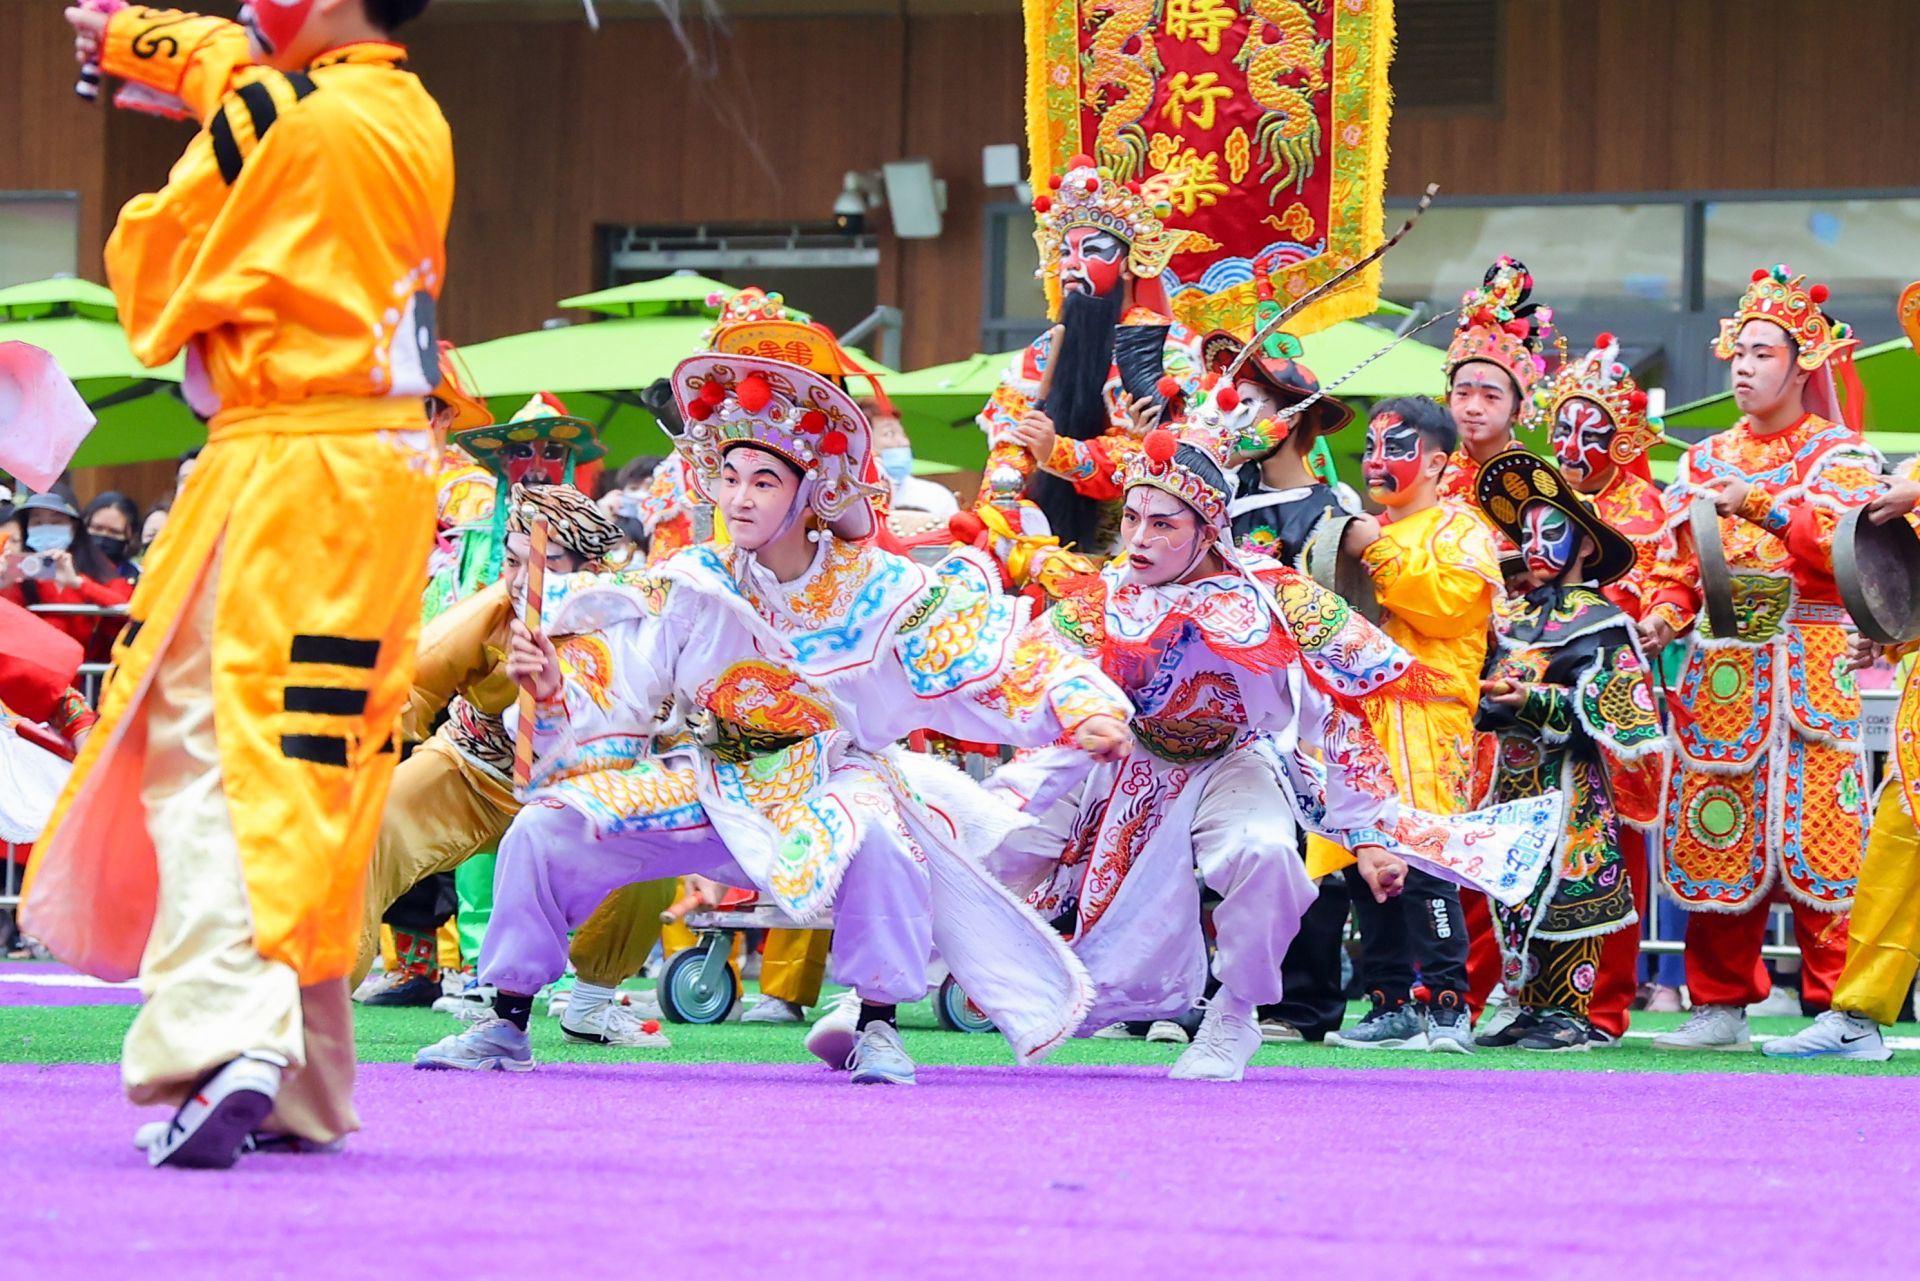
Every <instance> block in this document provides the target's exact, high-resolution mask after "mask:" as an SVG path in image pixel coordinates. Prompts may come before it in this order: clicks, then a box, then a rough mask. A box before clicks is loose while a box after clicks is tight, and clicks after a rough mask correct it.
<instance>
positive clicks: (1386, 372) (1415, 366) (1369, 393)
mask: <svg viewBox="0 0 1920 1281" xmlns="http://www.w3.org/2000/svg"><path fill="white" fill-rule="evenodd" d="M1392 339H1393V335H1392V334H1391V333H1390V332H1388V331H1387V330H1384V329H1381V328H1379V327H1377V326H1374V325H1369V324H1366V323H1365V322H1363V321H1358V320H1345V321H1341V322H1340V323H1339V324H1337V325H1331V326H1329V327H1328V328H1326V329H1323V330H1321V331H1320V332H1319V333H1317V334H1309V335H1308V336H1307V337H1306V338H1304V339H1302V340H1301V344H1302V346H1303V347H1304V348H1305V356H1304V359H1305V363H1306V364H1307V366H1308V368H1310V369H1312V370H1313V371H1314V373H1316V374H1317V375H1319V377H1320V379H1321V381H1322V382H1325V381H1328V380H1330V379H1333V378H1337V377H1339V376H1340V375H1341V374H1343V373H1345V372H1346V371H1347V370H1349V369H1352V368H1353V367H1354V366H1355V365H1358V364H1359V363H1360V362H1361V361H1363V360H1365V359H1366V358H1367V357H1369V356H1371V355H1372V354H1373V353H1374V352H1376V351H1378V350H1380V349H1381V348H1382V347H1383V346H1385V345H1386V344H1387V343H1389V342H1391V341H1392ZM1017 354H1018V353H1016V352H1004V353H1001V354H999V355H974V356H969V357H967V358H966V359H965V360H957V361H954V362H953V363H951V364H946V365H934V366H931V367H929V368H926V369H916V370H913V371H912V372H910V373H905V374H901V375H899V376H898V377H897V378H894V379H892V380H891V381H889V382H888V383H887V395H888V396H889V397H891V398H892V400H893V403H894V406H895V407H896V408H897V409H899V411H900V421H901V422H902V423H904V424H905V425H906V428H907V433H908V435H909V436H911V437H912V439H913V448H914V453H915V455H916V456H917V457H919V458H921V459H926V460H929V461H936V462H940V463H944V464H948V465H950V469H952V470H973V471H978V470H979V469H980V467H981V466H982V465H984V464H985V463H986V461H987V441H986V437H985V436H984V435H983V434H982V433H981V432H980V430H979V428H978V427H976V426H975V425H974V421H973V416H974V415H975V414H977V413H979V412H980V409H981V407H982V406H984V405H985V404H986V403H987V398H988V397H989V396H991V395H992V394H993V392H994V389H995V388H996V387H998V386H999V385H1000V377H1001V375H1002V374H1004V373H1005V372H1006V370H1007V367H1008V366H1009V365H1010V364H1011V363H1012V362H1013V359H1014V356H1015V355H1017ZM1445 367H1446V353H1445V352H1444V351H1442V350H1441V349H1440V348H1438V347H1430V346H1428V345H1427V344H1426V343H1423V342H1420V341H1418V340H1414V339H1409V340H1408V341H1406V342H1403V343H1401V344H1400V345H1399V346H1397V347H1395V348H1393V350H1391V351H1389V352H1388V353H1387V354H1386V355H1384V356H1382V357H1381V358H1380V359H1379V360H1376V361H1374V362H1373V363H1372V364H1370V365H1368V366H1367V367H1366V368H1364V369H1361V370H1360V371H1359V372H1357V373H1356V374H1355V375H1354V376H1353V378H1352V379H1350V380H1349V381H1347V382H1346V383H1343V384H1342V385H1341V386H1340V387H1339V388H1338V390H1337V392H1336V394H1337V395H1339V396H1340V398H1341V399H1343V400H1346V401H1349V402H1354V401H1364V402H1372V401H1375V400H1383V399H1386V398H1387V397H1389V396H1404V395H1421V396H1430V395H1434V394H1435V393H1437V392H1438V391H1439V390H1440V389H1441V387H1442V386H1443V385H1444V384H1445V381H1446V377H1445V372H1444V371H1445ZM1363 418H1364V416H1363V415H1357V416H1356V420H1355V423H1354V424H1353V425H1352V426H1350V427H1349V428H1348V429H1347V430H1346V431H1344V432H1342V433H1340V434H1339V435H1337V436H1335V437H1334V438H1333V439H1332V440H1330V441H1329V444H1330V445H1331V447H1332V448H1333V450H1334V454H1335V456H1336V457H1338V458H1340V459H1341V460H1342V461H1343V463H1349V464H1351V463H1352V459H1353V458H1357V457H1358V455H1359V451H1360V449H1361V448H1362V446H1363V445H1364V444H1365V442H1366V424H1365V422H1364V421H1363ZM1349 454H1350V455H1352V457H1351V458H1350V457H1349V456H1348V455H1349ZM1343 470H1344V468H1343ZM1353 471H1354V472H1355V474H1357V473H1358V467H1357V464H1355V465H1353Z"/></svg>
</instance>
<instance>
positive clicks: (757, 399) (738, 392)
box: [733, 374, 773, 414]
mask: <svg viewBox="0 0 1920 1281" xmlns="http://www.w3.org/2000/svg"><path fill="white" fill-rule="evenodd" d="M733 398H734V400H736V401H738V402H739V404H740V408H742V409H744V410H746V411H747V412H748V413H750V414H757V413H759V412H760V411H761V410H763V409H765V408H766V407H767V402H768V401H770V400H772V399H773V387H772V385H771V384H769V383H768V382H767V380H766V379H765V378H764V377H762V376H761V375H759V374H748V375H747V376H746V377H745V378H742V379H741V380H740V384H739V386H737V387H735V388H734V389H733Z"/></svg>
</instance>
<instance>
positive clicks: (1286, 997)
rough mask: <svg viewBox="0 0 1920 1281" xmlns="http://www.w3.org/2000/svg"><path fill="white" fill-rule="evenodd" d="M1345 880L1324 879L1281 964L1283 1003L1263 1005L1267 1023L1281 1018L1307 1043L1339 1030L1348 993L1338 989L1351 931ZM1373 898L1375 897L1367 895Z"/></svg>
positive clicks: (1335, 878) (1262, 1009) (1336, 878)
mask: <svg viewBox="0 0 1920 1281" xmlns="http://www.w3.org/2000/svg"><path fill="white" fill-rule="evenodd" d="M1347 897H1348V896H1347V882H1346V878H1345V877H1343V876H1340V875H1337V874H1336V875H1334V876H1328V877H1324V878H1322V880H1321V882H1320V897H1318V898H1316V899H1315V900H1314V901H1313V906H1312V907H1310V908H1308V909H1307V914H1306V915H1305V916H1303V917H1301V918H1300V932H1299V933H1298V934H1296V935H1294V936H1293V943H1292V945H1291V946H1289V947H1288V948H1287V955H1286V957H1285V958H1284V959H1283V960H1282V961H1281V963H1280V991H1281V998H1280V1000H1279V1001H1278V1002H1277V1003H1275V1004H1273V1005H1263V1006H1261V1007H1260V1017H1261V1018H1263V1019H1282V1020H1284V1021H1286V1022H1288V1023H1291V1024H1293V1026H1294V1027H1296V1028H1298V1029H1300V1034H1301V1035H1302V1036H1304V1037H1306V1038H1307V1040H1309V1041H1318V1040H1321V1039H1323V1038H1324V1037H1325V1036H1326V1035H1327V1033H1329V1032H1337V1031H1339V1030H1340V1021H1341V1019H1343V1018H1345V1017H1346V1013H1347V995H1346V993H1345V992H1344V991H1342V990H1341V986H1340V949H1341V948H1342V947H1343V946H1344V944H1345V941H1346V932H1347ZM1369 897H1371V895H1369Z"/></svg>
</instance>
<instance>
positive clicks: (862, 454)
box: [673, 352, 885, 539]
mask: <svg viewBox="0 0 1920 1281" xmlns="http://www.w3.org/2000/svg"><path fill="white" fill-rule="evenodd" d="M673 398H674V402H675V403H676V404H677V405H678V406H679V408H680V414H681V417H682V418H684V419H685V421H686V430H685V431H684V432H683V433H682V434H681V435H680V436H679V437H678V438H677V439H676V440H675V441H674V444H675V446H676V447H677V448H678V449H679V450H680V452H681V454H682V455H684V456H685V458H686V460H687V479H688V481H689V482H690V483H691V484H692V485H693V487H694V488H695V489H696V490H698V491H699V492H700V496H701V497H702V498H703V499H705V500H706V501H708V502H713V501H714V500H715V498H716V496H717V495H716V491H717V489H718V486H719V480H720V467H721V461H722V458H723V456H724V455H725V453H726V451H727V450H728V449H729V448H732V447H734V446H741V445H751V446H752V447H754V448H755V449H764V450H766V451H767V452H768V453H771V454H777V455H779V456H780V457H781V458H783V459H785V460H786V461H787V462H788V463H790V464H791V465H792V466H793V468H794V470H795V471H797V472H799V473H800V477H801V492H802V495H803V497H804V498H805V501H806V502H807V504H808V505H809V506H811V507H812V508H813V510H814V511H815V512H817V513H819V515H820V517H821V519H822V520H824V521H826V523H827V526H828V527H829V528H830V529H832V530H833V532H835V533H836V534H839V535H840V536H841V537H842V538H848V539H861V538H867V537H870V536H872V534H873V532H874V531H875V529H876V528H878V522H877V520H876V519H875V517H874V510H873V499H874V498H876V497H878V496H879V495H881V494H882V493H884V492H885V491H884V490H883V489H882V488H881V487H880V486H879V485H876V484H873V483H871V482H869V481H868V480H867V479H866V477H867V476H868V475H869V473H870V466H869V464H870V462H871V455H872V453H873V434H872V431H871V429H870V428H869V427H868V425H867V417H866V415H865V414H863V413H861V412H860V409H859V406H857V405H855V404H854V403H853V397H851V396H849V395H848V394H847V392H846V391H845V389H843V388H842V387H840V386H839V385H838V384H836V383H834V382H832V381H830V380H829V379H828V378H826V377H824V376H822V375H820V374H817V373H815V372H813V371H811V370H808V369H802V368H801V367H799V366H798V365H790V364H787V363H785V362H783V361H778V360H768V359H766V358H764V357H761V356H736V355H729V354H726V353H722V352H702V353H700V354H699V355H696V356H689V357H688V358H687V359H685V360H683V361H681V362H680V364H679V365H678V366H677V367H676V368H675V369H674V371H673Z"/></svg>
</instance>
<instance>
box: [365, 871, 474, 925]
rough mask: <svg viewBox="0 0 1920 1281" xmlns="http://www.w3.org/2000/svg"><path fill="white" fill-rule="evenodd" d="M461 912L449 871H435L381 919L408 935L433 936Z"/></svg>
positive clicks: (421, 880) (394, 903)
mask: <svg viewBox="0 0 1920 1281" xmlns="http://www.w3.org/2000/svg"><path fill="white" fill-rule="evenodd" d="M459 910H460V892H459V891H458V890H457V889H455V888H454V884H453V873H452V872H435V873H434V874H433V875H432V876H425V877H422V878H421V879H420V880H418V881H415V882H414V883H413V887H412V888H411V889H409V890H408V891H407V892H406V893H405V894H402V895H401V896H400V897H399V898H397V899H395V900H393V906H392V907H390V908H388V909H387V910H386V914H385V915H383V916H382V917H381V918H380V920H381V922H382V923H383V924H386V925H391V926H392V927H393V928H394V929H396V930H405V931H406V932H407V933H409V934H432V933H434V932H435V931H437V930H438V929H439V928H440V927H441V926H442V925H445V924H446V923H447V922H448V921H451V920H452V919H453V914H454V913H455V912H457V911H459Z"/></svg>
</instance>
